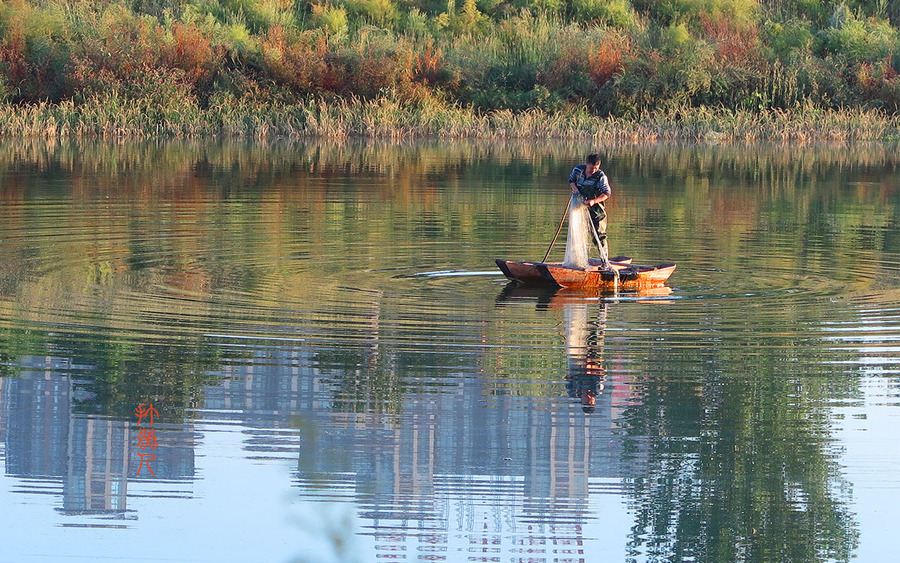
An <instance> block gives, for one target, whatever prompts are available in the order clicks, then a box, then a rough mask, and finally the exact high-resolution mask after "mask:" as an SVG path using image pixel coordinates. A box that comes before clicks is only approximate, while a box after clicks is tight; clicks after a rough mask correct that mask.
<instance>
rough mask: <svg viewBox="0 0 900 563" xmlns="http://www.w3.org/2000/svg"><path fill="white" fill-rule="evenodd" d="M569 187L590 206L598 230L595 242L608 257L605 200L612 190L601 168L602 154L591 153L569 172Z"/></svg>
mask: <svg viewBox="0 0 900 563" xmlns="http://www.w3.org/2000/svg"><path fill="white" fill-rule="evenodd" d="M569 187H570V188H572V193H579V194H581V197H582V198H583V199H584V204H585V205H587V206H588V211H589V212H590V215H591V223H593V225H594V229H595V230H596V232H597V239H596V240H594V243H595V244H596V245H597V250H599V251H600V256H601V258H603V259H608V257H609V249H608V246H607V244H606V206H605V205H604V202H606V200H608V199H609V196H610V195H611V194H612V191H611V189H610V187H609V179H608V178H607V177H606V174H605V173H604V172H603V170H600V155H598V154H589V155H588V156H587V159H586V162H585V164H579V165H578V166H576V167H575V168H573V169H572V173H571V174H569Z"/></svg>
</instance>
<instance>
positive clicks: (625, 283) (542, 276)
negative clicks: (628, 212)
mask: <svg viewBox="0 0 900 563" xmlns="http://www.w3.org/2000/svg"><path fill="white" fill-rule="evenodd" d="M496 262H497V266H498V267H499V268H500V270H501V271H502V272H503V274H504V275H505V276H506V277H507V278H509V279H511V280H515V281H517V282H520V283H523V284H552V285H556V286H559V287H565V288H570V289H616V288H617V289H639V288H646V287H655V286H660V285H663V284H665V283H666V280H668V279H669V276H671V275H672V273H673V272H674V271H675V264H660V265H658V266H641V265H637V264H631V263H630V261H629V262H614V261H611V262H610V265H611V266H612V268H613V269H612V270H605V269H600V267H599V266H597V265H589V266H588V267H587V268H583V269H582V268H569V267H566V266H563V265H562V264H559V263H547V262H527V261H520V262H513V261H511V260H503V259H497V261H496Z"/></svg>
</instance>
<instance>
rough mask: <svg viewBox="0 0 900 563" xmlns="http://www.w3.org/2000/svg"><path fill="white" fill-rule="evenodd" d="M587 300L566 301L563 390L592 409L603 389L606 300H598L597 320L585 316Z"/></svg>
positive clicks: (587, 310) (587, 312)
mask: <svg viewBox="0 0 900 563" xmlns="http://www.w3.org/2000/svg"><path fill="white" fill-rule="evenodd" d="M588 314H589V307H588V303H587V302H581V303H572V304H567V306H566V309H565V320H566V353H567V356H568V362H567V363H568V365H567V369H566V391H567V392H568V394H569V397H572V398H573V399H578V400H579V401H580V402H581V408H582V410H583V411H584V412H586V413H592V412H594V408H595V407H594V405H595V403H596V402H597V396H598V395H600V393H601V392H602V391H603V381H604V380H605V379H606V371H605V370H604V369H603V331H604V329H605V328H606V303H605V302H601V303H600V313H599V315H598V317H597V322H596V323H592V322H590V321H589V320H588Z"/></svg>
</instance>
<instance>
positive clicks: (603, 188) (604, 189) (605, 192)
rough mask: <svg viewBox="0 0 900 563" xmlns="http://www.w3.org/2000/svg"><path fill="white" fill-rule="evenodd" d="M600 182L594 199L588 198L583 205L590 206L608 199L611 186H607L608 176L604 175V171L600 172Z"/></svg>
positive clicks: (610, 193)
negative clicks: (598, 193)
mask: <svg viewBox="0 0 900 563" xmlns="http://www.w3.org/2000/svg"><path fill="white" fill-rule="evenodd" d="M602 175H603V176H602V178H603V179H602V184H601V185H600V195H598V196H597V197H595V198H594V199H589V200H587V201H585V202H584V203H585V205H587V206H588V207H590V206H591V205H596V204H598V203H602V202H604V201H606V200H608V199H609V196H610V195H612V188H611V187H610V186H609V178H607V177H606V173H602Z"/></svg>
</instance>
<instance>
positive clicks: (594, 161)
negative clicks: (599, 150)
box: [585, 153, 600, 176]
mask: <svg viewBox="0 0 900 563" xmlns="http://www.w3.org/2000/svg"><path fill="white" fill-rule="evenodd" d="M585 163H586V167H585V172H587V175H588V176H590V175H591V174H593V173H594V172H596V171H597V169H598V168H600V155H599V154H596V153H594V154H589V155H588V156H587V160H586V161H585Z"/></svg>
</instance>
